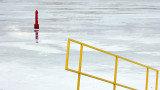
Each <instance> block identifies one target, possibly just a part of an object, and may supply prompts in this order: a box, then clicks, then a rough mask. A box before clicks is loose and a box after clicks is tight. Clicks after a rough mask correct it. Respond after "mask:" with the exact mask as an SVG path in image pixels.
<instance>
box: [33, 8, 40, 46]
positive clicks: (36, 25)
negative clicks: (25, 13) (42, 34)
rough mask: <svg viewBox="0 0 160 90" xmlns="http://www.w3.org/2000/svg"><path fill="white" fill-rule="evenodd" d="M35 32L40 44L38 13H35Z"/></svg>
mask: <svg viewBox="0 0 160 90" xmlns="http://www.w3.org/2000/svg"><path fill="white" fill-rule="evenodd" d="M34 29H35V30H34V32H35V38H36V43H38V31H39V24H38V11H37V10H36V11H35V24H34Z"/></svg>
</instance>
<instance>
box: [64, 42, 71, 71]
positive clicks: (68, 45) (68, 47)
mask: <svg viewBox="0 0 160 90" xmlns="http://www.w3.org/2000/svg"><path fill="white" fill-rule="evenodd" d="M69 49H70V39H68V44H67V54H66V66H65V69H66V70H67V69H68V60H69Z"/></svg>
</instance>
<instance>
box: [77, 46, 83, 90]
mask: <svg viewBox="0 0 160 90" xmlns="http://www.w3.org/2000/svg"><path fill="white" fill-rule="evenodd" d="M82 53H83V45H82V44H81V48H80V57H79V69H78V71H79V73H78V82H77V90H80V78H81V73H80V72H81V66H82Z"/></svg>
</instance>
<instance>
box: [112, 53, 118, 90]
mask: <svg viewBox="0 0 160 90" xmlns="http://www.w3.org/2000/svg"><path fill="white" fill-rule="evenodd" d="M117 67H118V57H117V56H116V60H115V72H114V85H113V90H116V84H115V83H116V82H117Z"/></svg>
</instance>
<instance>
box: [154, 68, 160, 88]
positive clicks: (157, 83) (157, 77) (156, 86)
mask: <svg viewBox="0 0 160 90" xmlns="http://www.w3.org/2000/svg"><path fill="white" fill-rule="evenodd" d="M158 74H159V71H157V72H156V89H155V90H158Z"/></svg>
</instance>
